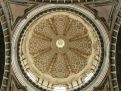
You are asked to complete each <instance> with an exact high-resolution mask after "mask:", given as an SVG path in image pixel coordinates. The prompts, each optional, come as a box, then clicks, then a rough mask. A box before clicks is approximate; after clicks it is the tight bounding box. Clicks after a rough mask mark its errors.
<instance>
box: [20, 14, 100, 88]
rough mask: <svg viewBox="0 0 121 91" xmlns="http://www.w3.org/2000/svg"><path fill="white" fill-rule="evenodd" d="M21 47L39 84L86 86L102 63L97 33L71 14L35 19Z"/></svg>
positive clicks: (51, 15)
mask: <svg viewBox="0 0 121 91" xmlns="http://www.w3.org/2000/svg"><path fill="white" fill-rule="evenodd" d="M21 48H22V50H23V53H24V56H25V58H26V62H27V65H28V66H29V69H28V70H30V71H32V72H33V74H34V75H35V76H37V78H38V79H39V80H38V81H37V82H40V79H43V80H47V81H48V84H50V83H51V84H64V85H68V87H69V84H73V85H74V84H75V83H73V81H76V82H77V83H78V84H80V83H83V82H84V81H83V80H84V79H82V78H85V77H86V76H87V75H88V74H90V73H93V70H95V68H96V66H97V65H98V62H99V60H100V42H99V40H98V37H97V34H96V32H95V31H94V30H93V28H92V27H91V25H89V23H88V22H86V21H85V20H83V19H82V18H81V17H79V16H77V15H73V14H71V13H67V12H55V13H52V14H50V15H49V14H48V15H45V16H42V17H39V18H38V19H37V20H35V21H34V23H32V24H31V26H29V27H28V29H27V32H26V33H25V38H24V39H23V44H22V45H21ZM22 65H23V66H24V64H22ZM76 77H77V78H76ZM49 78H51V79H49ZM62 79H63V80H62ZM79 79H80V80H81V81H79ZM55 82H56V83H55ZM40 83H41V82H40Z"/></svg>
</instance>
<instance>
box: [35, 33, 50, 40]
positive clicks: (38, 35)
mask: <svg viewBox="0 0 121 91" xmlns="http://www.w3.org/2000/svg"><path fill="white" fill-rule="evenodd" d="M33 36H35V37H38V38H41V39H42V40H46V41H52V39H51V38H50V37H48V36H46V35H44V34H42V33H40V32H37V31H34V35H33Z"/></svg>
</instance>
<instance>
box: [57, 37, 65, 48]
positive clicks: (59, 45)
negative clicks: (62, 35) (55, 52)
mask: <svg viewBox="0 0 121 91" xmlns="http://www.w3.org/2000/svg"><path fill="white" fill-rule="evenodd" d="M56 46H57V47H58V48H63V47H64V46H65V41H64V40H63V39H58V40H57V41H56Z"/></svg>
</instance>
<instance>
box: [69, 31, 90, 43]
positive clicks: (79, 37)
mask: <svg viewBox="0 0 121 91" xmlns="http://www.w3.org/2000/svg"><path fill="white" fill-rule="evenodd" d="M88 36H89V35H88V34H87V33H86V34H85V35H82V34H77V35H75V36H74V37H72V38H70V39H69V41H70V42H72V41H77V40H80V39H83V38H86V37H88Z"/></svg>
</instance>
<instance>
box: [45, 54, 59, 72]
mask: <svg viewBox="0 0 121 91" xmlns="http://www.w3.org/2000/svg"><path fill="white" fill-rule="evenodd" d="M56 61H57V53H55V54H54V55H53V57H52V60H51V61H50V63H49V65H48V67H47V69H46V70H47V71H48V72H50V71H51V69H52V67H53V66H54V63H55V62H56Z"/></svg>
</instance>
